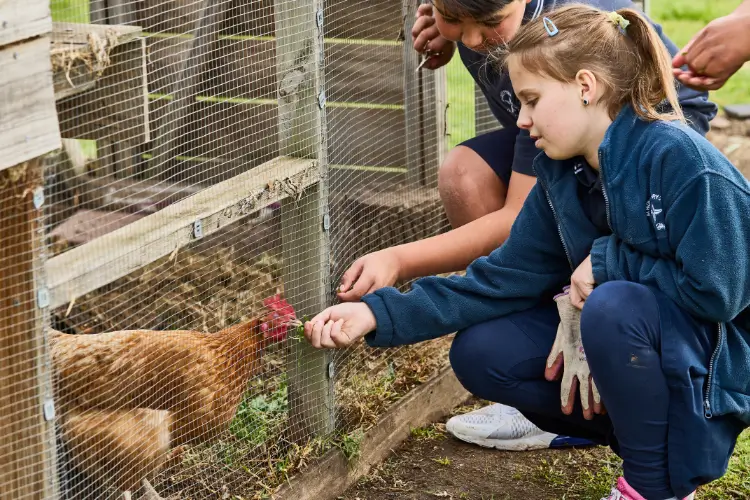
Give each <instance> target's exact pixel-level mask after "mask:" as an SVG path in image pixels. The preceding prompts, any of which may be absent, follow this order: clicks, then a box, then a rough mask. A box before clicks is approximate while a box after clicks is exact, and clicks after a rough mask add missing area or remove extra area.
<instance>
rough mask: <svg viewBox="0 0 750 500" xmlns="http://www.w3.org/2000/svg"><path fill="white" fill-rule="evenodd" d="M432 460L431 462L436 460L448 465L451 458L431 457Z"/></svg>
mask: <svg viewBox="0 0 750 500" xmlns="http://www.w3.org/2000/svg"><path fill="white" fill-rule="evenodd" d="M432 461H433V462H437V463H439V464H440V465H450V464H451V459H450V458H448V457H441V458H433V459H432Z"/></svg>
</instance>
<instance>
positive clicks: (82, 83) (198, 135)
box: [0, 0, 473, 500]
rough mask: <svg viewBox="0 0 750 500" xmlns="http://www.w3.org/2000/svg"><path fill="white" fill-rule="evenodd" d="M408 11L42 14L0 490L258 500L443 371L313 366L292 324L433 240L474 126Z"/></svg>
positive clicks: (7, 345) (124, 6)
mask: <svg viewBox="0 0 750 500" xmlns="http://www.w3.org/2000/svg"><path fill="white" fill-rule="evenodd" d="M417 5H418V3H417V1H416V0H415V1H414V2H409V1H406V2H402V1H401V0H376V1H373V2H359V1H354V0H326V1H325V2H318V3H316V4H314V3H313V2H306V1H301V0H276V1H274V0H260V1H255V2H244V1H242V0H196V1H194V2H184V1H180V2H176V1H172V0H169V1H163V0H162V1H156V0H139V1H118V0H53V1H52V3H51V10H52V17H53V21H54V27H53V33H52V34H51V35H50V38H51V40H52V46H51V62H52V68H53V84H54V89H55V97H56V105H57V111H58V119H59V125H60V130H61V134H62V137H63V148H62V149H61V150H59V151H55V152H53V153H51V154H49V155H47V156H45V157H44V159H43V163H42V164H41V165H37V166H36V170H35V172H37V173H38V174H39V176H40V178H39V179H38V184H43V187H44V195H45V198H44V200H43V202H41V203H40V210H41V213H43V218H42V219H39V213H40V212H39V211H35V210H34V209H32V208H29V211H28V213H27V214H25V215H24V216H23V217H21V216H19V214H17V213H12V214H11V212H9V211H7V210H6V211H5V212H3V213H2V214H1V215H2V222H3V224H4V225H5V226H6V227H17V228H18V229H17V232H18V233H19V234H26V233H28V234H32V230H33V224H38V227H39V228H40V230H39V231H36V232H33V234H36V235H37V236H36V238H37V239H36V240H33V241H35V242H36V243H33V245H36V246H33V245H32V247H29V248H25V250H24V251H26V252H29V251H31V250H30V248H32V249H33V256H34V259H36V260H34V262H35V264H34V266H35V267H33V269H31V270H27V272H26V274H25V275H23V276H20V277H19V276H16V275H13V274H12V273H8V272H6V269H11V266H12V264H13V262H11V261H12V258H13V256H15V255H17V254H18V252H19V251H18V250H17V249H16V247H15V246H13V245H6V247H5V248H4V249H3V251H4V252H5V254H4V257H3V258H4V259H6V260H5V261H4V262H5V263H4V265H3V273H2V274H3V279H4V280H5V283H6V285H7V286H8V287H10V288H9V289H12V287H13V286H14V285H15V284H16V283H20V282H21V281H23V282H24V283H26V284H27V285H28V283H29V280H31V279H32V278H31V277H30V276H32V275H33V279H34V280H35V283H37V288H39V289H40V290H43V291H44V293H45V294H46V295H45V297H46V298H45V299H44V300H45V301H46V302H44V303H41V302H39V301H38V300H37V299H38V298H37V297H31V296H28V297H26V296H24V297H19V298H18V300H17V301H16V303H11V306H13V307H18V304H19V303H20V304H21V309H23V310H24V311H26V315H25V316H24V315H20V314H16V315H12V314H9V315H7V317H9V318H10V319H11V323H13V324H12V325H10V326H9V327H8V329H7V330H6V331H7V332H8V335H5V336H3V344H2V350H1V351H0V359H2V360H3V366H4V368H3V369H2V370H0V382H2V385H3V386H4V387H8V388H9V389H7V390H6V391H5V392H3V393H2V394H3V397H6V396H5V395H6V394H8V396H7V401H6V400H3V401H1V402H2V403H3V404H2V405H0V407H2V408H3V410H2V411H4V412H5V413H4V417H5V416H7V417H8V419H9V421H12V422H13V425H8V426H5V424H4V427H3V429H4V430H5V429H7V432H5V434H6V437H7V438H8V439H6V440H5V441H4V442H3V446H2V447H0V455H2V456H0V461H2V462H3V463H5V464H10V466H9V467H5V468H0V483H2V484H3V486H2V487H0V491H2V492H3V494H2V495H0V496H1V497H3V498H5V496H8V498H19V499H21V498H40V497H41V498H63V499H109V498H113V499H114V498H128V497H130V498H146V499H151V500H154V499H156V498H170V499H177V498H185V499H187V498H195V499H198V498H264V497H267V496H268V495H270V494H272V493H273V492H274V491H277V490H278V488H279V487H280V486H281V485H283V483H284V482H285V481H286V480H287V479H288V478H289V477H291V476H292V475H293V474H295V473H296V472H297V471H298V470H300V468H301V467H303V466H305V465H306V464H308V463H310V462H311V461H312V460H313V459H314V458H316V457H319V456H322V455H323V454H324V453H326V452H327V451H328V450H331V449H332V448H335V447H339V448H341V449H342V450H344V452H345V454H346V455H347V456H348V457H349V458H350V459H352V460H356V456H357V449H358V446H359V442H360V440H361V436H362V433H363V432H366V431H367V429H368V428H369V427H370V426H372V425H373V424H374V423H375V422H376V421H377V419H378V418H379V417H381V416H382V415H383V414H384V412H386V411H387V410H388V408H389V407H390V406H391V405H392V404H393V403H395V402H396V401H398V400H399V399H400V398H401V397H402V396H403V395H404V394H406V393H407V392H408V391H409V390H411V389H412V388H414V387H415V386H417V385H419V384H421V383H423V382H425V381H426V380H428V379H429V378H430V376H432V375H433V374H434V373H436V371H437V370H438V369H439V368H441V367H444V366H445V365H446V363H447V352H448V346H449V343H450V339H449V338H445V339H441V340H438V341H434V342H430V343H425V344H422V345H419V346H410V347H404V348H397V349H388V350H372V349H367V348H365V347H364V346H362V345H360V346H357V347H355V348H351V349H348V350H344V351H337V352H332V353H327V354H323V353H320V352H315V351H313V350H312V349H311V348H309V347H307V344H306V341H304V339H302V338H301V337H300V333H299V331H298V328H297V325H298V324H299V321H300V320H302V319H304V318H305V317H307V316H309V315H312V314H315V313H316V312H318V311H319V310H320V308H321V307H322V306H323V304H326V303H333V302H334V301H335V299H334V297H335V288H336V286H337V285H338V283H339V280H340V279H341V275H342V273H343V272H344V271H345V269H346V268H347V267H348V266H349V265H350V264H351V263H352V262H354V260H356V259H357V258H358V257H360V256H363V255H365V254H367V253H369V252H373V251H376V250H379V249H382V248H385V247H388V246H393V245H396V244H401V243H405V242H408V241H413V240H415V239H420V238H426V237H429V236H431V235H434V234H437V233H439V232H442V231H445V230H446V229H447V228H448V224H447V220H446V218H445V215H444V213H443V209H442V206H441V204H440V199H439V196H438V193H437V188H436V184H437V169H438V166H439V164H440V162H441V161H442V158H443V156H444V154H445V152H446V150H447V146H448V145H449V144H450V143H452V142H453V141H454V139H455V138H456V137H458V136H459V135H461V134H462V133H463V134H467V133H468V134H470V133H473V123H471V124H470V127H469V128H468V129H465V130H463V129H462V127H464V125H465V124H464V125H461V124H459V125H458V126H457V125H456V124H455V123H451V120H452V119H454V120H455V119H456V117H458V119H459V120H463V121H464V122H466V121H467V120H473V115H472V114H471V113H472V110H471V106H468V107H466V108H465V111H462V113H464V114H465V115H466V116H464V117H460V116H459V114H460V113H459V114H457V110H460V109H463V107H461V106H459V107H458V108H454V109H451V110H450V113H451V114H450V116H449V115H446V110H447V99H448V94H447V92H449V90H447V87H446V74H447V75H448V79H449V80H450V79H451V78H452V77H451V71H455V70H456V68H455V67H451V68H449V69H448V70H447V71H445V70H443V71H440V72H432V71H427V70H421V71H417V70H416V67H417V66H418V64H419V61H420V60H419V57H418V55H416V54H415V53H414V51H413V50H412V49H411V42H410V36H409V31H410V25H411V23H412V22H413V18H414V12H415V10H416V7H417ZM313 7H322V8H321V9H320V12H318V10H316V9H315V8H313ZM466 76H467V75H465V74H464V75H461V78H465V77H466ZM462 85H463V84H462ZM448 87H449V86H448ZM456 127H458V128H456ZM464 128H465V127H464ZM453 129H456V130H457V131H453ZM459 129H461V130H459ZM469 130H470V131H469ZM295 158H296V159H295ZM29 172H31V170H29ZM31 177H32V176H31V174H29V176H28V178H21V180H20V181H19V180H18V179H15V178H14V180H13V181H14V182H12V183H10V184H7V183H5V181H4V182H3V183H2V185H3V186H6V188H7V189H12V194H13V196H16V197H18V196H28V197H31V196H32V193H31V190H30V189H29V186H32V187H33V186H34V185H33V184H28V182H31V181H30V179H31ZM8 186H9V187H8ZM9 193H11V191H9ZM9 199H11V198H9ZM22 215H23V214H22ZM41 228H43V231H42V230H41ZM27 243H28V242H27ZM45 260H46V262H44V261H45ZM29 273H31V274H29ZM14 280H15V281H14ZM398 285H399V286H401V287H402V288H405V287H407V286H408V283H399V284H398ZM27 288H28V286H27ZM26 306H28V307H26ZM32 324H33V325H37V326H36V330H35V329H34V328H32V327H31V326H30V325H32ZM35 331H37V332H41V331H44V336H41V335H36V336H33V335H32V336H29V335H26V336H25V337H24V335H23V333H22V332H27V333H28V332H32V333H33V332H35ZM45 339H46V342H45V341H44V340H45ZM47 347H48V348H49V354H47V353H46V352H45V348H47ZM45 359H47V360H49V361H48V363H47V364H46V365H45V364H44V363H43V360H45ZM6 360H9V361H10V363H6V362H5V361H6ZM29 360H35V361H33V362H29ZM39 360H42V362H41V363H37V362H36V361H39ZM8 367H10V368H8ZM32 368H33V369H32ZM3 370H4V371H3ZM32 372H33V373H32ZM45 374H49V375H50V377H49V380H46V381H45V378H44V376H45ZM21 379H23V380H21ZM7 391H10V392H9V393H8V392H7ZM40 395H41V400H40ZM53 403H54V404H53ZM40 407H41V408H43V417H46V418H48V419H49V421H51V422H53V423H54V429H53V432H47V433H46V434H45V430H44V429H45V428H44V424H43V423H42V422H43V421H44V419H41V420H40V418H39V408H40ZM45 447H46V448H48V449H49V453H47V454H46V455H44V452H43V450H44V448H45ZM19 450H21V451H20V452H19ZM34 454H36V455H34ZM34 456H36V458H34ZM39 457H43V459H40V458H39ZM144 480H146V481H145V482H144ZM43 481H44V482H45V483H44V484H41V482H43ZM1 488H5V489H1ZM6 493H7V495H6Z"/></svg>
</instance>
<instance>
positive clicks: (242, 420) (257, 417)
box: [229, 380, 288, 444]
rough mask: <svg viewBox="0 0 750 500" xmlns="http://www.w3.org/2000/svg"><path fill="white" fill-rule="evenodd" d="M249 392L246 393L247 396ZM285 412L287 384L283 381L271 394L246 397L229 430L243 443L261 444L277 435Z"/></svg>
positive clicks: (283, 420)
mask: <svg viewBox="0 0 750 500" xmlns="http://www.w3.org/2000/svg"><path fill="white" fill-rule="evenodd" d="M251 392H252V391H248V394H250V393H251ZM287 410H288V401H287V384H286V381H285V380H284V381H282V382H281V384H280V385H279V387H278V388H277V389H276V390H275V391H274V392H272V393H271V394H260V395H258V396H255V397H250V396H246V398H245V399H244V400H243V401H242V403H240V406H239V408H238V409H237V414H236V415H235V417H234V419H233V420H232V423H231V424H230V426H229V430H230V431H231V432H232V434H234V435H235V436H236V437H237V438H239V439H241V440H243V441H247V442H250V443H254V444H260V443H263V442H264V441H266V439H268V438H269V437H270V436H273V435H275V434H277V433H278V431H279V430H280V428H281V427H282V426H283V425H284V424H285V422H286V416H287Z"/></svg>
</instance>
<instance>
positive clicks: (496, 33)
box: [433, 0, 531, 52]
mask: <svg viewBox="0 0 750 500" xmlns="http://www.w3.org/2000/svg"><path fill="white" fill-rule="evenodd" d="M530 1H531V0H512V1H511V2H510V3H509V4H507V5H505V7H503V8H502V9H499V10H497V11H495V12H488V13H487V15H486V16H484V17H482V18H481V19H474V18H472V17H462V18H457V17H453V16H452V15H451V14H450V13H449V12H446V11H445V10H444V9H443V5H442V2H441V0H433V7H434V8H433V12H434V16H435V23H436V25H437V28H438V31H440V34H441V35H442V36H443V37H444V38H446V39H448V40H451V41H453V42H461V43H463V44H464V45H466V46H467V47H469V48H470V49H473V50H476V51H477V52H487V51H488V50H489V49H491V48H493V47H496V46H498V45H500V44H501V43H504V42H507V41H509V40H510V39H512V38H513V37H514V36H515V34H516V33H517V32H518V28H520V27H521V21H522V20H523V13H524V11H525V10H526V4H527V3H529V2H530Z"/></svg>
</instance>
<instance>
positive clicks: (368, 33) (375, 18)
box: [325, 0, 411, 41]
mask: <svg viewBox="0 0 750 500" xmlns="http://www.w3.org/2000/svg"><path fill="white" fill-rule="evenodd" d="M325 18H326V22H325V26H326V28H325V34H326V37H330V38H357V39H366V40H393V41H396V40H401V39H403V34H402V31H401V28H402V25H403V17H402V13H401V0H368V1H366V2H357V1H356V0H330V1H328V2H326V6H325ZM407 38H411V36H409V37H407Z"/></svg>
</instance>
